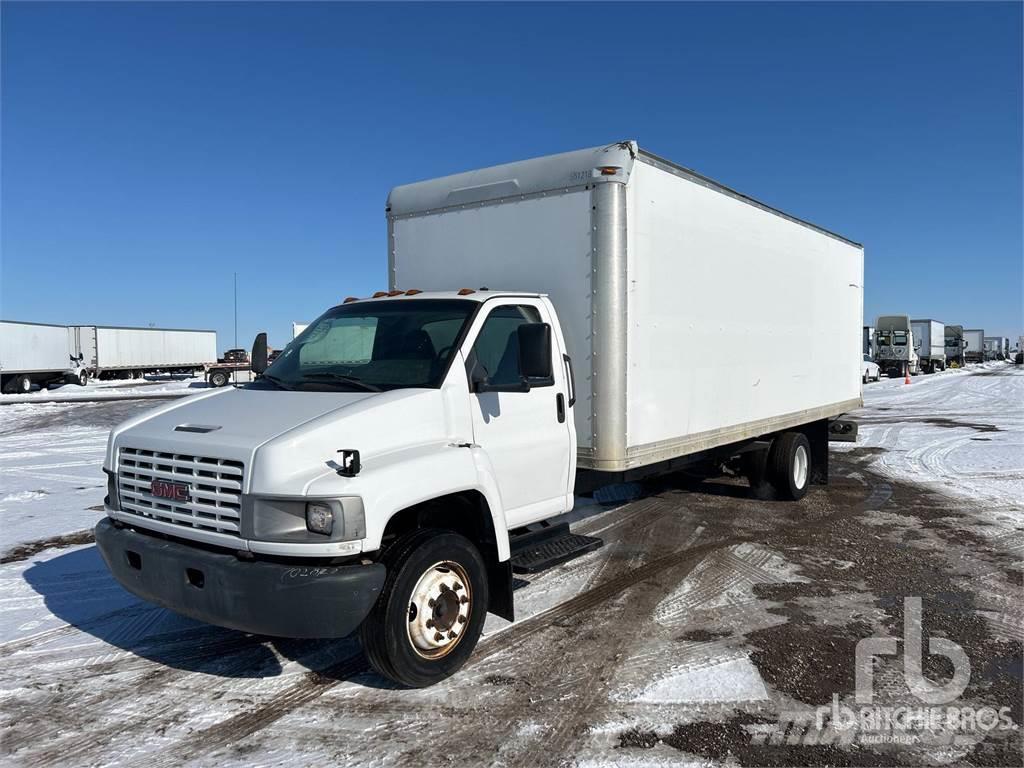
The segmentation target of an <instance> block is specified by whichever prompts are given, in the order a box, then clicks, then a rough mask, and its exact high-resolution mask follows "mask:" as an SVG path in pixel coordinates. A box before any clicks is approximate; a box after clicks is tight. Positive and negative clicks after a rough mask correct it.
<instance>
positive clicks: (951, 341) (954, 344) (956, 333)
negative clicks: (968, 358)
mask: <svg viewBox="0 0 1024 768" xmlns="http://www.w3.org/2000/svg"><path fill="white" fill-rule="evenodd" d="M945 337H946V338H945V347H946V360H947V362H950V363H952V362H954V361H956V362H957V363H961V364H962V363H963V361H964V327H963V326H962V325H947V326H946V328H945Z"/></svg>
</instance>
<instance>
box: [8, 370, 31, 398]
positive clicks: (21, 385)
mask: <svg viewBox="0 0 1024 768" xmlns="http://www.w3.org/2000/svg"><path fill="white" fill-rule="evenodd" d="M8 388H9V390H10V391H11V392H14V393H16V394H19V395H27V394H28V393H29V392H31V391H32V377H31V376H29V375H28V374H27V373H22V374H19V375H17V376H15V377H14V378H13V379H12V380H11V383H10V384H9V385H8Z"/></svg>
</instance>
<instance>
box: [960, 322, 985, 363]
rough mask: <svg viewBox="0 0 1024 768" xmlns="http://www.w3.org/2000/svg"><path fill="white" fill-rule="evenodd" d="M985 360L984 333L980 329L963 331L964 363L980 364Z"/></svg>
mask: <svg viewBox="0 0 1024 768" xmlns="http://www.w3.org/2000/svg"><path fill="white" fill-rule="evenodd" d="M984 359H985V331H984V329H982V328H968V329H965V330H964V361H965V362H968V363H980V362H982V361H983V360H984Z"/></svg>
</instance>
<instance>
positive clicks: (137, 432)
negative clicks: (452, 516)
mask: <svg viewBox="0 0 1024 768" xmlns="http://www.w3.org/2000/svg"><path fill="white" fill-rule="evenodd" d="M373 396H374V393H371V392H281V391H278V390H258V389H228V390H221V391H218V392H217V393H215V394H212V395H208V396H199V397H195V398H188V399H186V400H184V401H181V402H177V403H174V404H173V405H171V406H164V407H163V408H158V409H156V410H155V411H149V412H147V413H145V414H142V415H141V416H139V417H137V418H136V419H132V420H130V421H127V422H125V423H124V424H121V425H119V426H118V427H116V428H115V429H114V431H113V432H111V437H110V445H109V449H110V455H108V457H107V466H108V467H110V468H114V466H115V464H114V463H113V462H114V461H116V456H117V451H118V450H119V449H120V448H122V447H130V448H140V449H145V450H152V451H161V452H166V453H181V454H189V455H195V456H210V457H215V458H222V459H233V460H235V461H242V462H244V463H245V464H246V465H248V464H249V463H250V461H251V459H252V454H253V451H254V450H255V449H256V448H258V447H259V446H260V445H262V444H264V443H266V442H267V441H268V440H272V439H273V438H275V437H277V436H279V435H281V434H283V433H284V432H287V431H289V430H292V429H295V427H297V426H299V425H301V424H305V423H306V422H308V421H311V420H313V419H316V418H318V417H320V416H323V415H325V414H328V413H331V412H332V411H337V410H340V409H342V408H346V407H347V406H350V405H352V404H354V403H357V402H359V401H360V400H365V399H366V398H368V397H373Z"/></svg>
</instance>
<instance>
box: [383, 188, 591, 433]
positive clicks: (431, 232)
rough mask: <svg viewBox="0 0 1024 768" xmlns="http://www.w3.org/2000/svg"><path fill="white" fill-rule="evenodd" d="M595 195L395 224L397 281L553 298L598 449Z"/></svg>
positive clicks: (581, 424) (579, 413)
mask: <svg viewBox="0 0 1024 768" xmlns="http://www.w3.org/2000/svg"><path fill="white" fill-rule="evenodd" d="M590 206H591V200H590V192H589V191H587V190H580V191H576V192H571V193H568V194H558V195H552V196H550V197H544V198H533V199H529V200H512V201H509V202H508V203H503V204H501V205H486V206H479V207H473V208H466V209H454V210H447V211H441V212H438V213H435V214H430V215H427V216H417V217H412V218H408V219H400V220H398V221H396V222H394V225H393V241H394V248H395V254H396V258H395V268H396V274H395V281H396V284H397V285H401V286H402V287H404V288H406V289H408V288H419V289H421V290H424V291H432V290H451V289H453V288H455V289H458V288H480V287H483V286H486V287H488V288H492V289H496V290H507V291H531V292H536V293H546V294H548V295H549V296H550V297H551V301H552V303H553V304H554V305H555V309H556V311H557V312H558V319H559V322H560V323H561V325H562V333H563V335H564V337H565V344H566V347H567V349H568V350H569V355H570V356H571V357H572V359H573V364H574V365H575V370H576V393H577V394H576V397H577V402H578V403H579V406H578V407H577V410H576V433H577V435H578V436H579V439H580V441H582V442H581V445H582V446H584V447H589V446H590V434H591V425H590V414H591V407H590V394H591V387H590V384H591V382H590V359H591V357H590V354H591V353H590V313H591V307H590V302H591V290H590V281H591V269H590V248H591V236H590V235H591V232H590Z"/></svg>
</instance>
